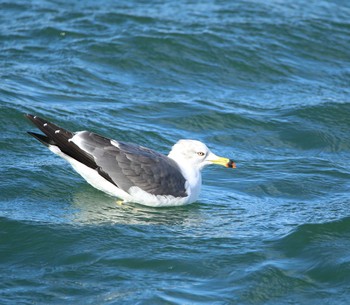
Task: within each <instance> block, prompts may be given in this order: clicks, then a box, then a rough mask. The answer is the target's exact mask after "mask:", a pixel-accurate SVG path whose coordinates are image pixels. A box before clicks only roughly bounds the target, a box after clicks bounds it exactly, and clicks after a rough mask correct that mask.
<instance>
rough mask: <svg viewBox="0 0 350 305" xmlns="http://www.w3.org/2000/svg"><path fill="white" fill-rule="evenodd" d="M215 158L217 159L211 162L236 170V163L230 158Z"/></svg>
mask: <svg viewBox="0 0 350 305" xmlns="http://www.w3.org/2000/svg"><path fill="white" fill-rule="evenodd" d="M215 157H217V158H215V159H212V160H210V162H211V163H213V164H218V165H222V166H225V167H229V168H236V163H235V162H233V160H231V159H229V158H223V157H218V156H215Z"/></svg>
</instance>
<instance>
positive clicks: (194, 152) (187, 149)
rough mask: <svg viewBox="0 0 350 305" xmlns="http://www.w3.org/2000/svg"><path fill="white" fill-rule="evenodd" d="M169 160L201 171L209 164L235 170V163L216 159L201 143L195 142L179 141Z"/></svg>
mask: <svg viewBox="0 0 350 305" xmlns="http://www.w3.org/2000/svg"><path fill="white" fill-rule="evenodd" d="M168 157H169V158H171V159H173V160H175V161H176V162H178V163H179V164H184V166H192V167H195V168H197V169H198V170H202V169H203V168H204V167H205V166H207V165H210V164H219V165H223V166H226V167H231V168H235V167H236V165H235V163H234V162H233V161H232V160H230V159H228V158H222V157H218V156H217V155H215V154H214V153H212V152H211V151H210V150H209V148H208V147H207V146H206V145H205V144H204V143H202V142H200V141H196V140H179V141H178V142H177V143H176V144H175V145H174V146H173V147H172V149H171V151H170V153H169V155H168Z"/></svg>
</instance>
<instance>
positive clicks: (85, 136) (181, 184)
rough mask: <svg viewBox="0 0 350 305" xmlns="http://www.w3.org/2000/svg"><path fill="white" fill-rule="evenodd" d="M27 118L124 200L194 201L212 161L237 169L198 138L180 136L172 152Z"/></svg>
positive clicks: (84, 172) (52, 145) (76, 165)
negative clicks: (202, 172)
mask: <svg viewBox="0 0 350 305" xmlns="http://www.w3.org/2000/svg"><path fill="white" fill-rule="evenodd" d="M25 117H27V118H28V119H29V120H30V121H31V122H32V123H34V125H35V126H36V127H37V128H38V129H40V130H41V131H42V132H43V134H39V133H34V132H30V131H29V132H28V133H29V134H30V135H31V136H33V137H34V138H36V139H37V140H39V141H40V142H41V143H42V144H44V145H45V146H47V147H48V148H49V149H50V150H51V151H52V152H53V153H55V154H57V155H58V156H60V157H62V158H63V159H65V160H67V161H68V162H69V163H70V165H71V166H72V167H73V169H74V170H75V171H76V172H78V173H79V174H80V175H81V176H82V177H83V178H84V179H85V180H86V181H87V182H88V183H89V184H91V185H92V186H93V187H95V188H96V189H99V190H100V191H102V192H104V193H107V194H109V195H111V196H114V197H117V198H119V199H120V200H121V202H124V203H127V202H134V203H138V204H142V205H146V206H152V207H164V206H180V205H185V204H190V203H193V202H195V201H196V200H197V199H198V197H199V193H200V189H201V184H202V176H201V171H202V169H203V168H205V167H206V166H208V165H210V164H217V165H223V166H225V167H228V168H236V164H235V162H233V161H232V160H231V159H228V158H223V157H219V156H217V155H215V154H214V153H212V152H211V151H210V150H209V148H208V147H207V146H206V145H205V144H203V143H202V142H200V141H197V140H187V139H182V140H179V141H178V142H177V143H176V144H175V145H174V146H173V147H172V149H171V151H170V153H169V154H168V156H166V155H163V154H161V153H159V152H156V151H154V150H152V149H149V148H146V147H143V146H139V145H136V144H131V143H126V142H122V141H116V140H113V139H109V138H106V137H104V136H101V135H99V134H96V133H94V132H90V131H78V132H71V131H68V130H66V129H64V128H62V127H58V126H57V125H55V124H53V123H50V122H48V121H47V120H45V119H42V118H40V117H38V116H36V115H31V114H26V115H25Z"/></svg>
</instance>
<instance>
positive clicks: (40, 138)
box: [27, 131, 55, 146]
mask: <svg viewBox="0 0 350 305" xmlns="http://www.w3.org/2000/svg"><path fill="white" fill-rule="evenodd" d="M27 133H28V134H29V135H31V136H32V137H34V138H35V139H37V140H38V141H40V142H41V143H43V144H44V145H46V146H49V145H55V142H53V141H52V140H50V139H49V138H48V137H47V136H44V135H42V134H39V133H35V132H31V131H27Z"/></svg>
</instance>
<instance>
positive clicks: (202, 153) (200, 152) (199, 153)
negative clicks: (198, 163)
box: [197, 151, 205, 157]
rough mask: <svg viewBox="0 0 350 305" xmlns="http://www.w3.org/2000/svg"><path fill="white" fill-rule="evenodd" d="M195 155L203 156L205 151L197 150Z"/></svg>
mask: <svg viewBox="0 0 350 305" xmlns="http://www.w3.org/2000/svg"><path fill="white" fill-rule="evenodd" d="M197 155H198V156H200V157H203V156H204V155H205V153H204V152H202V151H199V152H197Z"/></svg>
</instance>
